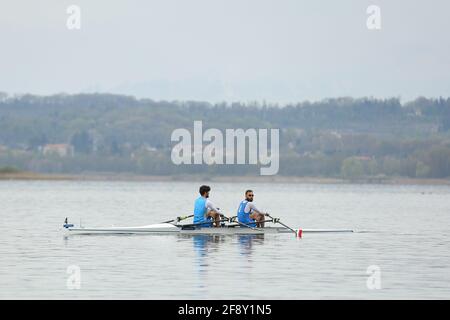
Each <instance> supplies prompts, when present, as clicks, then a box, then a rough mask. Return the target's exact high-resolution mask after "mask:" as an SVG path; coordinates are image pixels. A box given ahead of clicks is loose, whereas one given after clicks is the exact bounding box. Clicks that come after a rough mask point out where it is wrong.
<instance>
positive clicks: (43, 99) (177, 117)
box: [0, 93, 450, 179]
mask: <svg viewBox="0 0 450 320" xmlns="http://www.w3.org/2000/svg"><path fill="white" fill-rule="evenodd" d="M195 120H202V121H203V125H204V129H207V128H217V129H220V130H225V129H227V128H234V129H235V128H243V129H247V128H279V129H280V171H279V174H280V175H288V176H321V177H344V178H348V179H358V178H362V177H390V176H405V177H416V178H430V177H432V178H448V177H450V99H449V98H436V99H428V98H423V97H420V98H417V99H415V100H413V101H409V102H405V103H401V102H400V100H399V99H398V98H391V99H375V98H367V97H365V98H358V99H355V98H350V97H343V98H335V99H325V100H322V101H317V102H309V101H305V102H299V103H295V104H294V103H292V104H286V105H277V104H270V103H265V102H256V101H255V102H245V103H244V102H233V103H226V102H222V103H214V104H213V103H209V102H201V101H154V100H151V99H136V98H134V97H131V96H124V95H113V94H77V95H66V94H58V95H52V96H36V95H31V94H27V95H15V96H10V95H7V94H5V93H0V167H2V166H3V167H6V166H13V167H17V168H19V169H22V170H31V171H36V172H50V173H86V172H127V173H136V174H149V175H182V174H203V173H205V174H208V175H253V174H258V172H259V169H258V168H257V167H255V166H250V165H233V166H214V165H212V166H207V165H195V166H176V165H174V164H172V162H171V159H170V153H171V148H172V147H173V143H172V142H171V141H170V137H171V133H172V131H173V130H174V129H176V128H187V129H192V125H193V122H194V121H195ZM47 144H70V145H72V146H73V148H74V150H75V153H74V155H73V156H71V157H61V156H58V155H51V154H43V153H42V147H43V146H45V145H47Z"/></svg>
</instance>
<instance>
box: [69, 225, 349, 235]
mask: <svg viewBox="0 0 450 320" xmlns="http://www.w3.org/2000/svg"><path fill="white" fill-rule="evenodd" d="M65 230H66V232H67V233H68V234H224V235H234V234H271V233H272V234H273V233H292V231H291V230H288V229H286V228H284V227H265V228H254V229H251V228H245V227H239V226H236V227H222V228H201V229H182V228H180V227H177V226H175V225H173V224H170V223H159V224H151V225H146V226H140V227H109V228H85V227H81V228H80V227H68V228H65ZM302 232H303V233H329V232H353V230H349V229H302Z"/></svg>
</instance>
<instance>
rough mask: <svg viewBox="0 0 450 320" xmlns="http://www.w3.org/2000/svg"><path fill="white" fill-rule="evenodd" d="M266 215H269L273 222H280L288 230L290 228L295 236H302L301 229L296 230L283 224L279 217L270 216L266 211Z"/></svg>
mask: <svg viewBox="0 0 450 320" xmlns="http://www.w3.org/2000/svg"><path fill="white" fill-rule="evenodd" d="M266 216H267V217H269V218H271V219H272V221H273V223H279V224H281V225H282V226H283V227H285V228H286V229H289V230H291V231H292V232H293V233H295V235H296V236H297V237H299V238H301V237H302V229H299V230H298V231H296V230H294V229H292V228H291V227H289V226H287V225H285V224H284V223H283V222H281V221H280V219H279V218H274V217H272V216H270V214H268V213H266Z"/></svg>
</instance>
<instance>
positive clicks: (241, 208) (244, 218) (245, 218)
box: [237, 200, 256, 227]
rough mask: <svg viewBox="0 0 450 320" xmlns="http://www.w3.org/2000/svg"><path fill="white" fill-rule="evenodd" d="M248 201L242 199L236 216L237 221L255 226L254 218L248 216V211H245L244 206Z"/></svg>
mask: <svg viewBox="0 0 450 320" xmlns="http://www.w3.org/2000/svg"><path fill="white" fill-rule="evenodd" d="M247 203H248V201H247V200H244V201H242V202H241V204H240V205H239V208H238V212H237V217H238V221H239V222H241V223H244V224H246V225H249V226H250V227H256V223H255V220H254V219H251V218H250V212H247V213H245V212H244V210H245V207H246V206H247Z"/></svg>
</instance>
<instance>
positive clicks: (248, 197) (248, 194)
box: [245, 190, 255, 202]
mask: <svg viewBox="0 0 450 320" xmlns="http://www.w3.org/2000/svg"><path fill="white" fill-rule="evenodd" d="M254 196H255V194H254V193H253V190H247V191H245V200H247V201H248V202H252V201H253V197H254Z"/></svg>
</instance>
